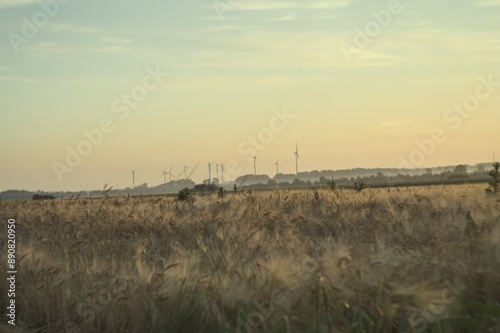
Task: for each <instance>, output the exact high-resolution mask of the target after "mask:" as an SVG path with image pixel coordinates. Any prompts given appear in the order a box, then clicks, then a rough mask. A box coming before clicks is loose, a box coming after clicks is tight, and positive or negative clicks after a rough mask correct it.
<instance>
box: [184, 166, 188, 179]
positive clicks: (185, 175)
mask: <svg viewBox="0 0 500 333" xmlns="http://www.w3.org/2000/svg"><path fill="white" fill-rule="evenodd" d="M187 169H189V167H187V166H186V165H185V164H184V180H187Z"/></svg>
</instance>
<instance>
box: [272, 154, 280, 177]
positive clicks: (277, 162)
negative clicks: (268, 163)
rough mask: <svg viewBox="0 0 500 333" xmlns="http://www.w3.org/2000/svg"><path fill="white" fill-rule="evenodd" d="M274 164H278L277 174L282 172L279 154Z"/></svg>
mask: <svg viewBox="0 0 500 333" xmlns="http://www.w3.org/2000/svg"><path fill="white" fill-rule="evenodd" d="M273 164H274V165H276V174H278V173H280V172H279V167H280V158H279V156H278V159H277V160H276V163H273Z"/></svg>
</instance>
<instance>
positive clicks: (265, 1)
mask: <svg viewBox="0 0 500 333" xmlns="http://www.w3.org/2000/svg"><path fill="white" fill-rule="evenodd" d="M351 3H353V0H336V1H311V2H305V1H276V0H275V1H269V0H252V1H246V2H244V3H243V4H242V5H241V6H240V7H238V9H240V8H241V9H242V10H274V9H322V10H325V9H336V8H342V7H347V6H349V5H350V4H351Z"/></svg>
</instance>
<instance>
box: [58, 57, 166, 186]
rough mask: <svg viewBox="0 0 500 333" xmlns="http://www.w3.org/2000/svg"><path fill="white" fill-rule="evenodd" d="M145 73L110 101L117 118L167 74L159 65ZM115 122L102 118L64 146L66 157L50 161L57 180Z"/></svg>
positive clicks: (122, 117) (100, 140) (98, 142)
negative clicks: (130, 87)
mask: <svg viewBox="0 0 500 333" xmlns="http://www.w3.org/2000/svg"><path fill="white" fill-rule="evenodd" d="M146 72H147V74H146V75H145V76H144V77H143V79H142V81H141V83H140V84H138V85H136V86H134V87H133V88H132V89H131V90H130V92H128V93H123V94H121V95H120V97H118V98H116V99H115V100H114V101H113V102H112V103H111V112H112V113H115V114H117V116H118V119H120V120H122V121H123V120H125V119H127V118H128V117H129V115H130V111H131V110H134V109H137V108H138V107H139V104H140V103H141V102H143V101H144V100H145V99H146V98H147V96H148V95H149V94H150V93H151V92H152V91H153V90H155V89H157V88H158V87H159V86H160V84H161V83H163V81H164V79H165V78H166V77H167V76H168V75H169V74H168V73H166V72H162V71H161V69H160V67H159V66H156V69H153V68H151V67H149V66H148V67H146ZM115 129H116V123H115V122H114V121H113V120H112V119H111V118H103V119H101V121H100V122H99V124H98V126H97V127H96V128H92V129H90V130H87V129H84V130H83V131H82V134H83V136H84V137H85V138H84V139H82V140H80V141H79V142H78V143H77V144H76V145H75V146H74V147H72V146H69V145H68V146H66V157H65V159H64V161H63V162H60V161H54V162H52V170H53V171H54V174H55V175H56V177H57V179H58V180H59V182H62V181H63V176H64V175H65V174H66V173H71V172H73V169H75V168H77V167H78V166H80V164H81V163H82V162H83V159H84V157H87V156H89V155H90V154H92V152H93V151H94V148H95V147H97V146H99V145H101V144H102V143H103V141H104V138H105V136H106V135H109V134H111V133H113V132H114V131H115Z"/></svg>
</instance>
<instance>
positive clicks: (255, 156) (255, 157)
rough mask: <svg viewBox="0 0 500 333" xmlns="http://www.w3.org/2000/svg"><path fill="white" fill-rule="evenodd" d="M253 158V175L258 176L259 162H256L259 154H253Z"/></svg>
mask: <svg viewBox="0 0 500 333" xmlns="http://www.w3.org/2000/svg"><path fill="white" fill-rule="evenodd" d="M252 158H253V175H254V176H257V163H256V160H257V155H253V157H252Z"/></svg>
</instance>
